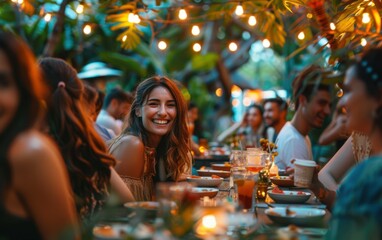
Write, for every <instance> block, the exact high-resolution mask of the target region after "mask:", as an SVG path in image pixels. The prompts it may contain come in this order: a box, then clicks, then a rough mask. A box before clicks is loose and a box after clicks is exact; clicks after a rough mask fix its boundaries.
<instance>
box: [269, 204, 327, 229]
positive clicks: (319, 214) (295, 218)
mask: <svg viewBox="0 0 382 240" xmlns="http://www.w3.org/2000/svg"><path fill="white" fill-rule="evenodd" d="M287 209H289V211H290V212H291V213H290V214H287ZM265 214H266V215H267V216H268V217H269V218H270V219H271V220H272V221H273V222H276V223H278V224H283V225H288V224H296V225H299V226H308V225H309V226H312V225H320V224H322V219H323V218H324V216H325V210H322V209H317V208H297V207H289V208H288V207H275V208H269V209H266V210H265Z"/></svg>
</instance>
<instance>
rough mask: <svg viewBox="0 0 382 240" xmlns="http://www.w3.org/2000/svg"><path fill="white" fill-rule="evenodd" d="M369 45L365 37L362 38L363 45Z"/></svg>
mask: <svg viewBox="0 0 382 240" xmlns="http://www.w3.org/2000/svg"><path fill="white" fill-rule="evenodd" d="M366 45H367V40H366V39H365V38H361V46H362V47H364V46H366Z"/></svg>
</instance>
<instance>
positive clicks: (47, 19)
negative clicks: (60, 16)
mask: <svg viewBox="0 0 382 240" xmlns="http://www.w3.org/2000/svg"><path fill="white" fill-rule="evenodd" d="M50 20H52V14H50V13H47V14H45V16H44V21H45V22H49V21H50Z"/></svg>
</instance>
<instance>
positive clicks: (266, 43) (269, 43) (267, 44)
mask: <svg viewBox="0 0 382 240" xmlns="http://www.w3.org/2000/svg"><path fill="white" fill-rule="evenodd" d="M270 46H271V42H270V41H269V40H268V39H266V38H265V39H264V40H263V47H265V48H269V47H270Z"/></svg>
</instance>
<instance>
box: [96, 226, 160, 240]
mask: <svg viewBox="0 0 382 240" xmlns="http://www.w3.org/2000/svg"><path fill="white" fill-rule="evenodd" d="M154 230H155V229H154V227H153V226H150V225H148V224H142V223H140V224H138V226H137V227H136V228H135V229H133V228H132V226H130V225H128V224H120V223H111V224H106V225H97V226H95V227H94V228H93V236H94V239H95V240H124V239H151V236H152V235H153V234H154Z"/></svg>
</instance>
